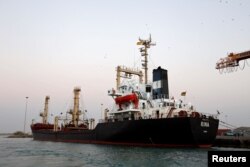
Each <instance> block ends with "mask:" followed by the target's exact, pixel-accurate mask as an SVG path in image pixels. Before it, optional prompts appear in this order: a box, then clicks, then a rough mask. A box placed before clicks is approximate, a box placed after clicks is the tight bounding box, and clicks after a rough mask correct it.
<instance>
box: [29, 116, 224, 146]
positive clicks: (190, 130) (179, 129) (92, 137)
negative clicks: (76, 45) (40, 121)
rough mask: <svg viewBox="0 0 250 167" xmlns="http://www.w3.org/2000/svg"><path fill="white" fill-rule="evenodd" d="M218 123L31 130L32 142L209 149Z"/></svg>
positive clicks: (174, 121)
mask: <svg viewBox="0 0 250 167" xmlns="http://www.w3.org/2000/svg"><path fill="white" fill-rule="evenodd" d="M218 123H219V121H218V119H214V118H212V117H209V118H194V117H183V118H181V117H178V118H162V119H141V120H127V121H118V122H105V123H99V124H98V125H97V126H96V128H95V129H93V130H80V129H79V130H69V131H65V130H61V131H60V130H58V131H53V130H52V129H50V130H49V129H39V130H35V129H33V130H32V133H33V138H34V140H41V141H55V142H74V143H92V144H114V145H128V146H149V147H211V145H212V144H213V142H214V140H215V137H216V133H217V130H218Z"/></svg>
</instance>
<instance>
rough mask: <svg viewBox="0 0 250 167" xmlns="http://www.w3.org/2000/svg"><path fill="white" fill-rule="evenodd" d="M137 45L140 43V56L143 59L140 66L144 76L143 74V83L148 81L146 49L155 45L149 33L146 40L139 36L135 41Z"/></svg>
mask: <svg viewBox="0 0 250 167" xmlns="http://www.w3.org/2000/svg"><path fill="white" fill-rule="evenodd" d="M137 45H142V47H141V48H139V49H140V52H141V56H142V57H144V60H142V68H143V69H144V76H145V84H147V83H148V49H149V48H150V46H155V45H156V44H155V43H152V38H151V34H150V35H149V39H148V40H144V39H141V38H140V37H139V41H138V42H137Z"/></svg>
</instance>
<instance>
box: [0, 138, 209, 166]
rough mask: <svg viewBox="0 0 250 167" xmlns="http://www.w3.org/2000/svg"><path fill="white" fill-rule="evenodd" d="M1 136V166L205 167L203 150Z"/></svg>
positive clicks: (205, 152)
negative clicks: (35, 139) (93, 143)
mask: <svg viewBox="0 0 250 167" xmlns="http://www.w3.org/2000/svg"><path fill="white" fill-rule="evenodd" d="M5 137H6V136H0V167H2V166H4V167H13V166H18V167H34V166H35V167H44V166H46V167H47V166H49V167H64V166H65V167H90V166H98V167H99V166H100V167H108V166H118V167H119V166H121V167H122V166H124V167H129V166H137V167H138V166H142V167H143V166H144V167H147V166H157V167H160V166H170V167H171V166H189V167H191V166H192V167H195V166H197V167H202V166H207V151H208V150H206V149H167V148H164V149H163V148H162V149H161V148H140V147H122V146H107V145H91V144H74V143H54V142H39V141H33V140H32V139H8V138H5Z"/></svg>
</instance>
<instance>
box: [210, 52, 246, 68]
mask: <svg viewBox="0 0 250 167" xmlns="http://www.w3.org/2000/svg"><path fill="white" fill-rule="evenodd" d="M248 58H250V51H245V52H240V53H230V54H229V55H228V56H227V57H225V58H221V59H220V60H219V61H218V62H217V63H216V66H215V68H216V69H217V70H220V71H223V70H224V69H227V70H226V72H232V71H236V70H237V67H238V66H239V62H240V61H241V60H245V61H246V59H248ZM244 65H245V62H244ZM243 68H244V66H243ZM243 68H242V69H243Z"/></svg>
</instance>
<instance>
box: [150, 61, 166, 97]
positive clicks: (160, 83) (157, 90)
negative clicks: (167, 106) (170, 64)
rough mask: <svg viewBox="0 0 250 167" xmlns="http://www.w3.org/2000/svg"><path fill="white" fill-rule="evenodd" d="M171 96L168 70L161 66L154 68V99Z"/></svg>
mask: <svg viewBox="0 0 250 167" xmlns="http://www.w3.org/2000/svg"><path fill="white" fill-rule="evenodd" d="M161 98H169V91H168V71H167V70H165V69H163V68H161V67H160V66H159V67H158V68H157V69H154V70H153V99H161Z"/></svg>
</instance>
